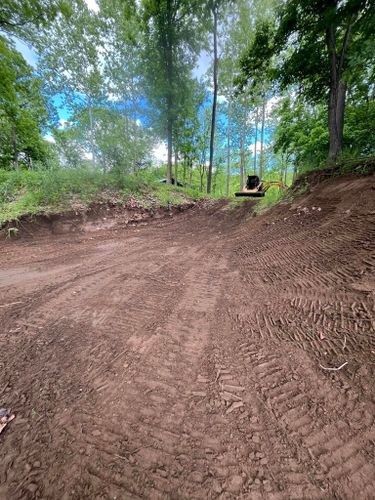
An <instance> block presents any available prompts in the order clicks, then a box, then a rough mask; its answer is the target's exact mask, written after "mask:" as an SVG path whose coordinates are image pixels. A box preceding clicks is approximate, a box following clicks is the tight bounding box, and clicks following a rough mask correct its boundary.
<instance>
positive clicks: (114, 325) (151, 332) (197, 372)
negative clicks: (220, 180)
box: [0, 177, 375, 499]
mask: <svg viewBox="0 0 375 500" xmlns="http://www.w3.org/2000/svg"><path fill="white" fill-rule="evenodd" d="M374 194H375V191H374V178H373V177H365V178H356V179H353V178H342V179H337V180H327V181H324V182H322V183H321V184H318V185H316V186H314V187H313V188H312V190H311V192H310V193H309V194H308V195H305V196H303V197H300V198H299V199H295V200H294V201H293V202H291V203H290V202H285V203H283V204H280V205H278V206H276V207H275V208H273V209H272V210H270V211H269V212H267V213H266V214H264V215H262V216H257V217H253V214H252V211H251V207H252V202H250V203H249V204H248V205H247V206H246V205H245V206H243V207H241V209H240V210H241V211H237V212H233V211H231V210H229V209H228V207H227V206H226V205H225V204H222V203H221V204H215V203H212V204H210V205H209V206H204V207H202V206H195V207H193V208H191V210H189V211H187V212H184V213H181V214H179V215H176V216H175V217H172V218H170V217H168V218H166V219H161V220H157V221H155V223H154V224H151V225H148V226H137V227H132V226H130V227H129V225H127V227H128V228H129V229H128V230H126V231H124V230H123V229H122V228H120V227H108V228H102V230H101V231H97V232H96V233H85V232H69V234H55V235H54V234H52V235H50V236H49V237H43V238H38V237H34V238H29V239H22V238H21V239H20V240H18V241H10V240H7V241H4V242H3V243H1V245H2V246H1V253H2V268H1V271H0V305H1V307H0V324H1V330H0V343H1V345H0V373H1V383H0V406H1V407H7V408H12V410H13V411H14V412H15V414H16V418H15V420H13V421H12V422H11V423H10V424H9V425H8V427H7V429H6V430H5V431H4V432H3V433H2V434H1V435H0V444H1V446H0V457H1V458H0V498H12V499H21V498H29V499H31V498H44V499H47V498H48V499H49V498H51V499H52V498H53V499H55V498H59V499H60V498H63V499H71V498H72V499H82V498H88V499H92V498H100V499H104V498H106V499H107V498H108V499H114V498H117V499H120V498H127V499H128V498H238V497H242V498H255V499H256V498H270V499H284V498H285V499H290V498H295V499H301V498H348V499H349V498H373V492H374V489H375V448H374V443H375V428H374V415H375V413H374V402H375V394H374V387H373V380H374V375H375V370H374V367H375V337H374V326H375V325H374V293H375V275H374V264H375V259H374V255H375V252H374V250H375V228H374V218H375V201H374V199H375V196H374ZM343 365H344V366H343ZM341 366H343V367H342V368H341V369H340V370H336V368H339V367H341Z"/></svg>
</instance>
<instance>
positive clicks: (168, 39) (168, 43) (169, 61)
mask: <svg viewBox="0 0 375 500" xmlns="http://www.w3.org/2000/svg"><path fill="white" fill-rule="evenodd" d="M171 33H172V6H171V0H167V31H166V34H165V50H166V72H167V74H166V76H167V81H168V90H167V141H168V161H167V183H168V184H171V182H172V149H173V118H172V110H173V90H172V89H173V54H172V50H173V45H172V44H173V42H172V35H171Z"/></svg>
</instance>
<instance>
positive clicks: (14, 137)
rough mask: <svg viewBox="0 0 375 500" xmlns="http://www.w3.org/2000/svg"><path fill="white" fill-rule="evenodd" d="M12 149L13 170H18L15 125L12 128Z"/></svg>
mask: <svg viewBox="0 0 375 500" xmlns="http://www.w3.org/2000/svg"><path fill="white" fill-rule="evenodd" d="M12 149H13V167H14V168H15V170H18V168H19V163H18V149H17V132H16V127H15V126H13V128H12Z"/></svg>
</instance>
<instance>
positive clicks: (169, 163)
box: [167, 118, 173, 184]
mask: <svg viewBox="0 0 375 500" xmlns="http://www.w3.org/2000/svg"><path fill="white" fill-rule="evenodd" d="M167 128H168V130H167V134H168V135H167V137H168V161H167V184H171V182H172V147H173V144H172V135H173V134H172V128H173V127H172V120H171V119H170V118H168V124H167Z"/></svg>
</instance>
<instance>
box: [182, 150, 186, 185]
mask: <svg viewBox="0 0 375 500" xmlns="http://www.w3.org/2000/svg"><path fill="white" fill-rule="evenodd" d="M186 163H187V159H186V156H185V157H184V174H183V176H184V184H186Z"/></svg>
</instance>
